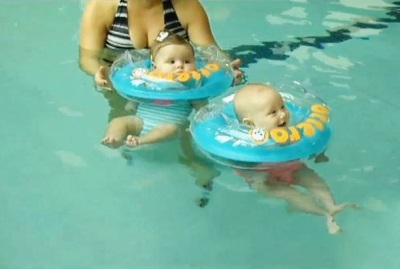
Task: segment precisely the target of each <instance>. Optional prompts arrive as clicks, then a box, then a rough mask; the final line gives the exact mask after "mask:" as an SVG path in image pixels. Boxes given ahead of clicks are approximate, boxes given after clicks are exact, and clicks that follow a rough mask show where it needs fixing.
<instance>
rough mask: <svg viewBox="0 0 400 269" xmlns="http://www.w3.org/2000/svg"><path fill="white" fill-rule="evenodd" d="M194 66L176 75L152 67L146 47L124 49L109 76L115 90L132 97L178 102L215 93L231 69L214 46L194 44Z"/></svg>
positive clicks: (225, 84) (224, 86) (226, 84)
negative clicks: (190, 69)
mask: <svg viewBox="0 0 400 269" xmlns="http://www.w3.org/2000/svg"><path fill="white" fill-rule="evenodd" d="M193 48H194V51H195V58H196V67H197V69H196V70H194V71H190V72H182V73H180V74H179V75H174V74H163V73H160V72H157V71H154V70H151V69H152V65H151V61H150V58H149V51H148V50H145V49H142V50H132V51H126V52H125V53H124V54H122V55H121V56H120V57H119V58H118V59H116V60H115V61H114V63H113V64H112V66H111V69H110V80H111V83H112V85H113V87H114V88H115V90H116V91H117V92H118V93H119V94H120V95H122V96H123V97H125V98H127V99H129V100H132V101H152V100H157V101H158V102H160V101H167V102H166V103H168V102H170V103H172V102H179V101H187V100H204V99H209V98H212V97H216V96H218V95H220V94H222V93H223V92H225V91H226V90H228V89H229V88H230V86H231V85H232V82H233V78H234V72H233V69H232V67H231V65H230V61H229V59H228V58H227V57H226V56H225V54H223V53H222V52H221V51H220V50H219V49H218V48H217V47H216V46H207V47H196V46H194V47H193Z"/></svg>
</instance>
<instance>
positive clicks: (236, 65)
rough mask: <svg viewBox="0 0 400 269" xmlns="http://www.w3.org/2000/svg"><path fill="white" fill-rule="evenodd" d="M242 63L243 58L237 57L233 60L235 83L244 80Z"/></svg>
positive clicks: (237, 83)
mask: <svg viewBox="0 0 400 269" xmlns="http://www.w3.org/2000/svg"><path fill="white" fill-rule="evenodd" d="M241 64H242V60H240V59H236V60H234V61H232V62H231V66H232V67H233V71H234V75H235V78H234V80H233V85H234V86H235V85H239V84H240V83H241V82H242V80H243V77H244V76H243V72H242V71H241V70H240V69H239V66H240V65H241Z"/></svg>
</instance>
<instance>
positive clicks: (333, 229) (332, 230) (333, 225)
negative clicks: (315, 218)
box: [326, 215, 342, 234]
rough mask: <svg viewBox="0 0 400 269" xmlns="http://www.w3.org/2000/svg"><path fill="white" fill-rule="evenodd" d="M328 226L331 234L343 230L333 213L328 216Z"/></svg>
mask: <svg viewBox="0 0 400 269" xmlns="http://www.w3.org/2000/svg"><path fill="white" fill-rule="evenodd" d="M326 227H327V228H328V232H329V233H330V234H337V233H339V232H341V231H342V228H340V226H339V224H338V223H337V222H336V221H335V219H334V218H333V216H332V215H327V216H326Z"/></svg>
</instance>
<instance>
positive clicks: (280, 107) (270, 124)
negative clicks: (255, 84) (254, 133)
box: [251, 91, 290, 131]
mask: <svg viewBox="0 0 400 269" xmlns="http://www.w3.org/2000/svg"><path fill="white" fill-rule="evenodd" d="M260 98H261V99H260V102H258V103H257V104H256V105H257V109H256V112H255V113H254V114H253V115H252V117H251V119H252V121H253V124H254V126H255V127H259V128H263V129H265V130H267V131H268V130H271V129H273V128H276V127H286V126H288V125H289V121H290V112H289V111H288V110H287V108H286V106H285V103H284V101H283V99H282V96H281V95H280V94H279V93H278V92H272V91H271V92H269V93H268V94H266V95H264V94H263V95H261V96H260Z"/></svg>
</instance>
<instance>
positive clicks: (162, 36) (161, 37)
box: [150, 30, 196, 73]
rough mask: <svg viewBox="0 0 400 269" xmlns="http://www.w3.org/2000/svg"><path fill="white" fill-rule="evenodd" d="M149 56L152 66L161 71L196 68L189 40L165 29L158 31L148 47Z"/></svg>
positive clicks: (170, 71) (179, 70)
mask: <svg viewBox="0 0 400 269" xmlns="http://www.w3.org/2000/svg"><path fill="white" fill-rule="evenodd" d="M150 57H151V60H152V63H153V66H154V68H155V69H156V70H158V71H160V72H162V73H180V72H183V71H192V70H195V69H196V61H195V58H194V50H193V47H192V45H191V44H190V43H189V41H187V40H186V39H184V38H183V37H181V36H179V35H176V34H173V33H171V32H169V31H166V30H163V31H160V32H159V33H158V35H157V38H156V40H155V41H154V43H153V44H152V46H151V48H150Z"/></svg>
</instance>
